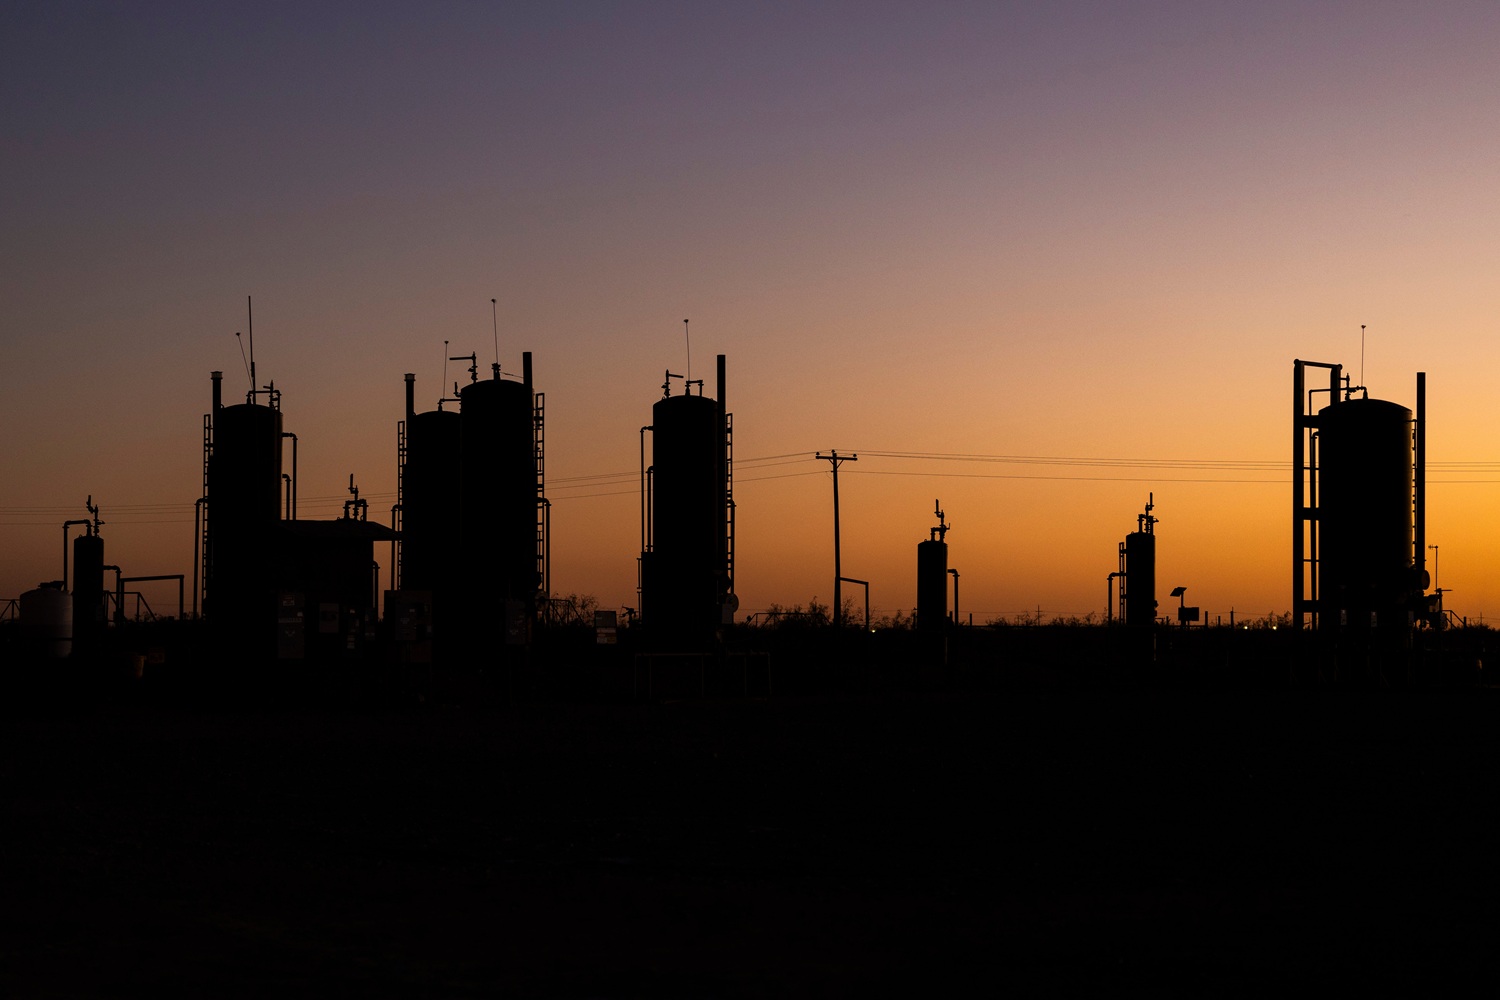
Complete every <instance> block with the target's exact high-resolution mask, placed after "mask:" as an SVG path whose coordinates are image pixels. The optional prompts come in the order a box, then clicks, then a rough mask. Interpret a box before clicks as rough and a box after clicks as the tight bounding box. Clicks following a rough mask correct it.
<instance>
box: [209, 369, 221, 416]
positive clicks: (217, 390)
mask: <svg viewBox="0 0 1500 1000" xmlns="http://www.w3.org/2000/svg"><path fill="white" fill-rule="evenodd" d="M208 377H209V378H211V379H213V383H214V405H213V409H211V410H210V411H209V412H210V413H218V412H219V408H220V407H221V406H223V405H224V373H223V372H209V375H208Z"/></svg>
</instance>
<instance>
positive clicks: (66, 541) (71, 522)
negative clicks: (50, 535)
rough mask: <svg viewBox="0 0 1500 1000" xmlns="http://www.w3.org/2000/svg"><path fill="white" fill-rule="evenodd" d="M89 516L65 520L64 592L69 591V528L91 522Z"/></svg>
mask: <svg viewBox="0 0 1500 1000" xmlns="http://www.w3.org/2000/svg"><path fill="white" fill-rule="evenodd" d="M91 523H93V522H91V521H90V520H89V519H88V518H86V517H85V518H81V519H78V520H73V521H64V522H63V593H64V594H66V593H67V592H68V529H69V528H71V527H72V526H73V525H75V524H91Z"/></svg>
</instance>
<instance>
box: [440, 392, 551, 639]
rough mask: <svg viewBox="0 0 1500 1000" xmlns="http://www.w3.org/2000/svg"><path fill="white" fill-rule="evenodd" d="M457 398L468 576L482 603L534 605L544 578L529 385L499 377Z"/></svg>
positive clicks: (491, 611)
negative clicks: (539, 556) (539, 548)
mask: <svg viewBox="0 0 1500 1000" xmlns="http://www.w3.org/2000/svg"><path fill="white" fill-rule="evenodd" d="M459 398H460V399H461V400H462V410H461V412H460V417H461V420H460V423H459V428H460V442H459V448H460V455H461V467H462V471H461V480H460V483H461V485H460V510H461V518H462V521H461V530H462V536H461V537H462V545H463V546H464V548H465V550H466V557H465V558H466V561H467V562H468V564H469V566H470V572H469V573H468V574H466V577H465V579H466V580H467V581H468V582H469V583H470V584H471V585H472V586H473V593H474V596H475V598H476V599H477V600H478V601H480V602H481V603H488V602H490V601H493V600H504V599H509V600H519V601H528V602H529V601H533V600H534V599H535V598H536V595H537V591H538V589H539V588H540V586H541V578H540V574H539V573H538V572H537V529H536V523H537V517H536V509H537V479H536V436H535V423H534V420H535V417H534V411H533V401H532V397H531V390H530V387H529V386H527V385H524V384H523V383H520V382H514V381H505V380H502V379H499V378H495V379H490V380H487V381H484V382H473V383H470V384H469V385H467V386H465V387H464V388H463V390H462V391H461V392H460V393H459ZM501 610H502V609H501V608H500V607H498V606H496V607H493V608H490V609H488V610H487V611H484V612H482V613H484V614H494V615H498V614H500V612H501Z"/></svg>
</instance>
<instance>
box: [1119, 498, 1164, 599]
mask: <svg viewBox="0 0 1500 1000" xmlns="http://www.w3.org/2000/svg"><path fill="white" fill-rule="evenodd" d="M1155 507H1156V495H1155V494H1150V495H1148V497H1147V500H1146V509H1145V511H1144V512H1143V513H1140V514H1137V515H1136V516H1135V522H1136V527H1135V530H1134V531H1132V532H1131V533H1130V534H1128V535H1126V536H1125V541H1124V543H1123V544H1122V545H1121V546H1120V554H1121V562H1120V570H1121V573H1122V578H1123V584H1124V588H1125V589H1124V600H1123V601H1121V603H1122V604H1123V605H1124V608H1123V611H1124V615H1125V624H1126V625H1136V626H1142V627H1144V626H1149V625H1153V624H1155V622H1156V517H1155V515H1153V514H1152V513H1151V511H1152V510H1153V509H1155Z"/></svg>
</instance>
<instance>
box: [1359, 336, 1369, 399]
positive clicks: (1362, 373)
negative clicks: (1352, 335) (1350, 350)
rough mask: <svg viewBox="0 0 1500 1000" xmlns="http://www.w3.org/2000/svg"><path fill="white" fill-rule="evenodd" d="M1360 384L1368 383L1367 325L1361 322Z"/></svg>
mask: <svg viewBox="0 0 1500 1000" xmlns="http://www.w3.org/2000/svg"><path fill="white" fill-rule="evenodd" d="M1359 384H1360V385H1366V384H1367V383H1366V382H1365V325H1364V324H1363V323H1361V324H1359Z"/></svg>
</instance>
